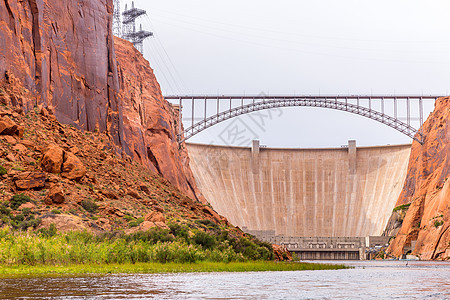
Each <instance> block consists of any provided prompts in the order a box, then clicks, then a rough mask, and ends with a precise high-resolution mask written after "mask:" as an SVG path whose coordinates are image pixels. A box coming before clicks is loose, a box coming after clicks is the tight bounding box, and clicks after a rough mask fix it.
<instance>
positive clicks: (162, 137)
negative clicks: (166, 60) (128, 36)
mask: <svg viewBox="0 0 450 300" xmlns="http://www.w3.org/2000/svg"><path fill="white" fill-rule="evenodd" d="M114 44H115V48H116V49H115V53H116V57H117V62H118V70H119V74H120V76H119V82H120V87H121V89H120V100H121V103H122V105H123V129H124V140H125V141H126V143H127V147H128V148H129V149H128V150H129V153H130V154H131V156H132V157H133V159H134V160H136V161H138V162H139V163H141V164H144V165H147V166H149V168H151V169H152V170H154V172H155V173H158V174H160V175H161V176H163V177H164V178H166V179H167V180H168V181H169V182H170V183H172V184H174V185H175V186H177V187H178V188H179V189H180V190H181V191H183V192H184V193H186V194H187V195H188V196H190V197H192V198H195V197H196V198H197V199H198V200H203V198H201V196H200V192H199V191H198V190H197V188H196V185H195V180H194V176H193V175H192V172H191V170H190V168H189V159H188V155H187V152H186V151H184V150H183V149H184V148H183V147H182V148H181V149H180V148H179V146H178V142H177V134H178V124H177V121H178V112H177V111H176V110H175V109H174V108H173V107H172V105H171V104H170V103H169V102H167V101H166V100H164V98H163V96H162V94H161V89H160V86H159V84H158V82H157V80H156V77H155V75H154V74H153V70H152V69H151V67H150V64H149V62H148V61H147V60H145V59H144V57H143V56H142V54H141V53H139V51H137V50H136V49H135V48H134V47H133V45H132V44H131V43H130V42H127V41H125V40H122V39H119V38H117V37H115V38H114Z"/></svg>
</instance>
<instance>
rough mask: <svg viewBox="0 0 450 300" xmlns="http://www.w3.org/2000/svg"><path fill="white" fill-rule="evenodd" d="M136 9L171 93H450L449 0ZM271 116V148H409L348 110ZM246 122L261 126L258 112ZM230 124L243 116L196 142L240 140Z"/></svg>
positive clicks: (158, 4)
mask: <svg viewBox="0 0 450 300" xmlns="http://www.w3.org/2000/svg"><path fill="white" fill-rule="evenodd" d="M124 3H125V2H124V1H123V0H122V5H124ZM128 3H130V2H128ZM135 4H136V6H138V7H141V8H144V9H146V10H147V13H148V17H146V18H142V19H141V20H140V22H142V24H143V26H144V28H145V29H147V30H151V31H153V32H154V33H155V36H156V37H155V38H153V39H149V40H147V41H146V42H145V45H144V46H145V47H144V48H145V50H144V51H145V57H146V58H147V59H148V60H149V61H150V64H151V65H152V67H153V68H154V69H155V73H156V75H157V78H158V80H159V82H160V84H161V86H162V89H163V93H164V94H165V95H169V94H170V95H173V94H214V95H215V94H217V93H219V94H220V95H222V94H225V95H226V94H243V93H245V94H260V93H262V92H264V93H266V94H272V95H273V94H308V95H309V94H319V93H320V94H341V95H347V94H364V95H369V94H419V95H420V94H438V95H444V94H448V93H449V90H450V18H449V13H450V1H448V0H428V1H425V0H420V1H418V0H389V1H387V0H377V1H368V0H366V1H361V0H340V1H336V0H318V1H311V0H309V1H304V0H296V1H291V0H289V1H288V0H281V1H280V0H279V1H265V0H244V1H243V0H240V1H237V0H227V1H211V0H209V1H207V0H195V1H191V0H183V1H181V0H165V1H143V0H138V1H135ZM428 109H431V108H430V107H428ZM269 119H270V120H267V122H265V124H264V125H263V126H262V127H258V128H257V129H255V131H258V130H259V131H258V132H253V133H254V134H256V136H257V137H258V138H260V139H261V142H262V144H265V145H268V146H272V147H328V146H340V145H342V144H345V143H346V142H347V140H348V139H356V140H357V142H358V144H359V145H379V144H398V143H408V142H410V139H409V138H408V137H406V136H403V135H402V134H400V133H398V132H396V131H395V130H393V129H391V128H389V127H387V126H385V125H382V124H379V123H377V122H374V121H371V120H369V119H366V118H363V117H359V116H355V115H351V114H349V113H345V112H338V111H330V110H325V109H311V108H290V109H283V111H282V113H274V114H272V116H271V118H269ZM241 121H242V122H243V123H245V124H247V125H249V124H250V127H252V125H251V118H249V116H243V117H241ZM241 121H240V122H241ZM233 122H234V123H233ZM230 124H236V120H234V121H233V120H230V121H228V122H225V123H223V124H222V125H218V126H217V127H213V128H211V129H209V130H207V131H205V132H203V133H201V134H199V135H197V136H196V137H194V138H193V139H192V140H190V141H192V142H201V143H210V142H213V143H216V144H227V143H232V142H231V141H223V140H220V139H218V136H220V134H221V133H223V131H224V130H225V129H226V128H227V126H231V125H230ZM235 144H236V143H235Z"/></svg>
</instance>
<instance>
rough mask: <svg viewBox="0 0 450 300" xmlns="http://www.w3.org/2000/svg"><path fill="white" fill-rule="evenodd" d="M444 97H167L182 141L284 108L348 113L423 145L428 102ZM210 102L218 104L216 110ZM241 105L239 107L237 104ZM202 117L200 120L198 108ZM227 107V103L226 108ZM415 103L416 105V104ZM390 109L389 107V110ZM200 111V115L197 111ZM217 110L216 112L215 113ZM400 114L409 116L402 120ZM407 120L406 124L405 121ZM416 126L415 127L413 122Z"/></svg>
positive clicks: (179, 139) (179, 140) (180, 141)
mask: <svg viewBox="0 0 450 300" xmlns="http://www.w3.org/2000/svg"><path fill="white" fill-rule="evenodd" d="M439 97H440V96H266V95H259V96H166V97H165V99H166V100H172V101H178V103H179V104H178V105H179V110H180V113H179V134H178V142H179V143H183V142H185V141H186V140H188V139H190V138H191V137H193V136H194V135H196V134H198V133H200V132H202V131H204V130H206V129H208V128H210V127H212V126H214V125H216V124H219V123H221V122H224V121H226V120H229V119H231V118H234V117H237V116H241V115H244V114H248V113H252V112H257V111H261V110H265V109H274V108H283V107H317V108H328V109H334V110H339V111H345V112H349V113H352V114H356V115H360V116H363V117H366V118H369V119H372V120H375V121H377V122H380V123H382V124H385V125H387V126H389V127H391V128H393V129H395V130H397V131H399V132H401V133H403V134H405V135H406V136H408V137H410V138H412V139H414V140H416V141H417V142H419V143H421V144H423V141H424V136H423V134H422V132H421V127H422V124H423V120H424V109H423V105H424V102H425V101H433V103H434V102H435V101H436V99H437V98H439ZM186 102H190V105H188V106H187V108H188V107H190V114H191V126H189V127H188V128H186V129H185V130H182V128H183V127H182V115H183V110H184V108H183V103H186ZM208 102H216V103H215V106H216V107H215V108H214V107H211V105H210V106H209V107H208ZM236 103H237V104H236ZM199 104H200V105H201V106H202V109H201V110H200V113H201V117H198V105H199ZM224 104H226V106H225V108H224ZM413 104H415V105H413ZM388 106H389V107H388ZM196 109H197V113H196V112H195V110H196ZM211 109H213V112H211ZM399 114H403V115H405V117H402V118H401V117H399ZM405 121H406V122H405ZM414 121H415V123H416V126H413V125H412V122H414Z"/></svg>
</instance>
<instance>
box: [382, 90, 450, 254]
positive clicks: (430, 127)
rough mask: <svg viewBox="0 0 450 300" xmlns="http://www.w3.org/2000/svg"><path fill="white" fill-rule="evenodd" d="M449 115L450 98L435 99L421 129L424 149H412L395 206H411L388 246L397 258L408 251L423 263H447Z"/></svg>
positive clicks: (416, 145)
mask: <svg viewBox="0 0 450 300" xmlns="http://www.w3.org/2000/svg"><path fill="white" fill-rule="evenodd" d="M449 111H450V98H448V97H447V98H441V99H438V101H437V102H436V106H435V110H434V112H433V113H432V114H431V115H430V117H429V118H428V120H427V121H426V122H425V124H424V125H423V127H422V128H423V134H424V135H425V143H424V145H420V144H419V143H417V142H414V143H413V145H412V150H411V158H410V161H409V166H408V175H407V177H406V181H405V185H404V187H403V190H402V192H401V194H400V197H399V199H398V201H397V206H400V205H405V204H410V206H409V208H408V209H407V211H406V215H405V216H404V219H403V222H402V223H401V227H400V229H399V231H398V234H397V236H396V237H395V239H394V240H393V241H392V242H391V244H390V246H389V249H388V253H390V254H391V255H394V256H397V257H399V256H401V255H402V254H404V253H405V252H407V251H408V250H409V249H410V250H412V254H415V255H418V256H420V258H421V259H424V260H430V259H442V260H444V259H450V229H449V226H450V183H449V180H448V177H449V176H450V161H449V157H448V156H449V153H450V143H449V142H450V130H449V127H450V114H449ZM394 218H395V216H394ZM388 229H389V230H393V229H395V228H388ZM397 230H398V228H397ZM414 242H415V247H412V246H413V245H414Z"/></svg>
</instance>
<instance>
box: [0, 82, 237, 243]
mask: <svg viewBox="0 0 450 300" xmlns="http://www.w3.org/2000/svg"><path fill="white" fill-rule="evenodd" d="M9 92H10V90H8V89H5V87H2V88H0V99H3V98H5V97H8V96H7V95H8V94H9ZM112 144H113V143H112V141H111V140H110V138H109V137H108V135H107V134H105V133H98V132H97V133H92V132H88V131H84V132H82V131H80V130H78V129H76V128H75V127H73V126H71V125H64V124H61V123H60V122H58V121H57V119H56V117H55V116H54V115H53V114H52V113H51V112H48V110H47V109H45V108H43V107H36V108H35V109H33V110H31V111H29V112H28V113H25V112H23V111H22V110H21V109H18V108H15V109H11V108H10V107H8V106H0V191H1V192H0V227H1V226H3V225H10V226H12V227H14V228H16V229H29V228H30V229H31V228H35V229H39V228H44V227H48V226H49V225H50V224H51V223H54V224H55V225H56V227H57V229H58V230H61V231H67V230H85V229H86V230H88V231H92V232H103V231H113V230H124V231H125V232H128V233H131V232H134V231H138V230H139V231H145V230H148V229H150V228H152V227H160V228H167V225H166V222H173V223H184V224H187V225H189V224H190V225H191V226H195V227H199V226H200V227H201V223H196V220H200V221H201V220H209V221H211V222H214V223H216V224H219V225H220V226H222V228H224V229H225V228H228V229H232V230H234V229H233V227H232V226H231V224H229V223H228V221H227V220H226V219H225V218H223V217H221V216H219V215H218V214H217V213H216V212H214V211H213V210H212V209H211V208H210V207H209V206H205V205H203V204H201V203H200V202H198V201H196V200H192V199H191V198H189V197H187V196H186V195H184V194H183V193H182V192H180V191H179V190H178V189H177V188H176V187H175V186H174V185H172V184H171V183H169V182H168V181H167V180H166V179H164V178H162V177H161V176H160V175H155V174H154V173H153V172H152V171H151V170H149V169H148V168H147V167H146V166H144V165H142V164H140V163H139V162H136V161H132V160H131V159H130V158H125V159H124V158H122V157H120V156H117V155H116V153H115V152H114V151H113V147H112ZM10 210H12V211H10ZM202 222H203V223H204V221H202ZM235 232H236V234H238V231H235Z"/></svg>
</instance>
